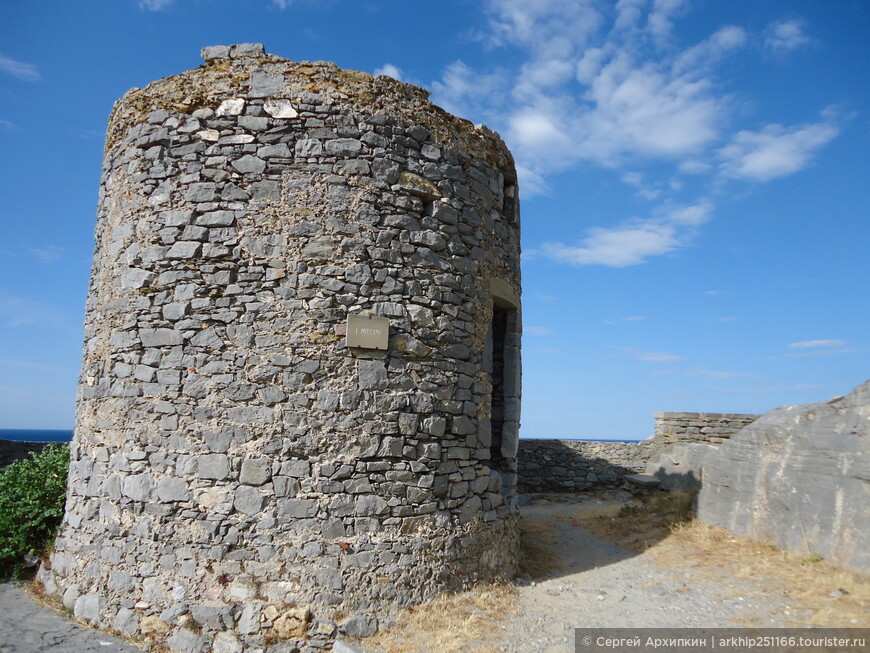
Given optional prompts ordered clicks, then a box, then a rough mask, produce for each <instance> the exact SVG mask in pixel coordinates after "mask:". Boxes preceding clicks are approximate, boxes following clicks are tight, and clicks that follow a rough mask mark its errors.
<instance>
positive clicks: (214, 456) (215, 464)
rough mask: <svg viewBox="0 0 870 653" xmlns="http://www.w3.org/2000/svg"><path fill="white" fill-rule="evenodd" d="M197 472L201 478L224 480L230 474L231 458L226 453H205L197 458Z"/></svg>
mask: <svg viewBox="0 0 870 653" xmlns="http://www.w3.org/2000/svg"><path fill="white" fill-rule="evenodd" d="M196 474H197V476H199V477H200V478H207V479H214V480H216V481H222V480H224V479H226V478H228V477H229V475H230V460H229V458H228V457H227V456H225V455H224V454H218V453H211V454H204V455H201V456H199V457H198V458H197V465H196Z"/></svg>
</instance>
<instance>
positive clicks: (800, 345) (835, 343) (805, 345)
mask: <svg viewBox="0 0 870 653" xmlns="http://www.w3.org/2000/svg"><path fill="white" fill-rule="evenodd" d="M846 342H847V341H845V340H801V341H800V342H793V343H791V344H790V345H788V347H789V349H819V348H826V349H830V348H831V347H843V346H845V345H846Z"/></svg>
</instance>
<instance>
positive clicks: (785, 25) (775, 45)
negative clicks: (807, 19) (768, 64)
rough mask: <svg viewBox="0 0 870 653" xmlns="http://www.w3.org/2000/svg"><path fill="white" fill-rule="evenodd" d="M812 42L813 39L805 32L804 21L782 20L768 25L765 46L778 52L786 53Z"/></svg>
mask: <svg viewBox="0 0 870 653" xmlns="http://www.w3.org/2000/svg"><path fill="white" fill-rule="evenodd" d="M811 42H812V39H811V38H810V37H808V36H807V35H806V33H805V32H804V22H803V21H800V20H781V21H777V22H775V23H772V24H771V25H769V26H768V28H767V30H766V34H765V38H764V47H766V48H767V49H768V50H771V51H773V52H775V53H777V54H785V53H788V52H791V51H792V50H796V49H798V48H800V47H803V46H805V45H809V44H810V43H811Z"/></svg>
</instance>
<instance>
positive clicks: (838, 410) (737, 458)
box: [689, 381, 870, 573]
mask: <svg viewBox="0 0 870 653" xmlns="http://www.w3.org/2000/svg"><path fill="white" fill-rule="evenodd" d="M689 446H694V445H689ZM697 515H698V517H699V518H700V519H701V520H703V521H705V522H708V523H710V524H713V525H716V526H721V527H723V528H728V529H730V530H732V531H734V532H736V533H739V534H741V535H744V536H747V537H751V538H753V539H757V540H764V541H770V542H774V543H775V544H778V545H780V546H782V547H784V548H786V549H789V550H792V551H795V552H797V553H798V554H800V555H810V554H820V555H821V556H823V557H824V558H826V559H827V560H829V561H831V562H833V563H835V564H838V565H841V566H844V567H849V568H851V569H855V570H856V571H860V572H863V573H867V572H870V381H868V382H866V383H864V384H863V385H861V386H859V387H858V388H856V389H855V391H853V392H852V393H851V394H849V395H847V396H846V397H838V398H836V399H832V400H830V401H827V402H822V403H816V404H805V405H802V406H786V407H783V408H778V409H777V410H774V411H771V412H769V413H766V414H765V415H764V416H763V417H761V418H760V419H758V420H757V421H756V422H754V423H753V424H752V425H751V426H748V427H746V428H744V429H743V430H741V431H740V432H739V433H738V434H736V435H735V436H734V437H733V438H731V440H729V441H727V442H725V443H723V444H722V445H721V446H720V447H719V448H718V450H717V451H716V452H715V453H713V454H710V453H707V454H705V455H704V456H703V462H702V468H701V490H700V493H699V494H698V503H697Z"/></svg>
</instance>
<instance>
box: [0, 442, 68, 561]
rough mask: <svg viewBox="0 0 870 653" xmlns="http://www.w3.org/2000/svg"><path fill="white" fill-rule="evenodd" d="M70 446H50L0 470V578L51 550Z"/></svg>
mask: <svg viewBox="0 0 870 653" xmlns="http://www.w3.org/2000/svg"><path fill="white" fill-rule="evenodd" d="M68 470H69V447H68V446H67V445H65V444H60V443H53V444H50V445H48V446H47V447H45V448H44V449H43V450H42V451H41V452H40V453H32V454H31V458H29V459H26V460H19V461H17V462H14V463H12V464H11V465H9V466H8V467H6V468H5V469H3V470H2V471H0V575H3V576H6V575H8V574H10V573H11V574H12V575H13V576H15V577H18V576H19V575H20V574H21V570H22V568H23V566H24V556H25V555H27V556H42V555H44V554H45V553H46V551H47V550H48V549H49V548H50V547H51V545H52V543H53V542H54V538H55V536H56V535H57V529H58V526H60V521H61V518H62V517H63V508H64V501H65V499H66V477H67V472H68Z"/></svg>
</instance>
